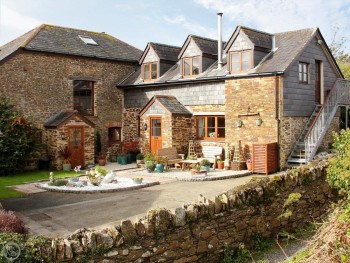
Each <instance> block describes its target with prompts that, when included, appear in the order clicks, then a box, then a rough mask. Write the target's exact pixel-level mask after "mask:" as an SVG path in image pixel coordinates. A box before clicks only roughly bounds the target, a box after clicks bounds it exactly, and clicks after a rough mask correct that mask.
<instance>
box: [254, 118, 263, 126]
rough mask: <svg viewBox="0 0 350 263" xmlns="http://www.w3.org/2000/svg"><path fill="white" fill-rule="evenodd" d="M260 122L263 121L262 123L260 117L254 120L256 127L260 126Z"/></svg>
mask: <svg viewBox="0 0 350 263" xmlns="http://www.w3.org/2000/svg"><path fill="white" fill-rule="evenodd" d="M262 122H263V121H262V119H261V118H260V117H259V118H257V119H256V120H255V124H256V126H261V124H262Z"/></svg>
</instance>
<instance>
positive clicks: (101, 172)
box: [95, 165, 108, 176]
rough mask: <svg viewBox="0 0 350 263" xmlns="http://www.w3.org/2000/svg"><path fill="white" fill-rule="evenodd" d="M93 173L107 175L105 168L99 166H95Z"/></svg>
mask: <svg viewBox="0 0 350 263" xmlns="http://www.w3.org/2000/svg"><path fill="white" fill-rule="evenodd" d="M95 171H96V172H99V173H100V174H102V175H103V176H106V174H107V173H108V171H107V170H106V169H105V168H103V167H102V166H99V165H97V166H96V167H95Z"/></svg>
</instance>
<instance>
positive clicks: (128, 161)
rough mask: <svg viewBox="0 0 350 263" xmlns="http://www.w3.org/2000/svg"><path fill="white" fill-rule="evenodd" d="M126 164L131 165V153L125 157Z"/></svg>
mask: <svg viewBox="0 0 350 263" xmlns="http://www.w3.org/2000/svg"><path fill="white" fill-rule="evenodd" d="M126 162H127V163H131V162H132V153H128V154H127V155H126Z"/></svg>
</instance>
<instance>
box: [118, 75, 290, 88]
mask: <svg viewBox="0 0 350 263" xmlns="http://www.w3.org/2000/svg"><path fill="white" fill-rule="evenodd" d="M283 74H284V72H283V71H276V72H266V73H252V74H249V75H239V76H237V75H225V76H219V77H201V78H197V79H185V80H168V81H165V82H152V83H143V84H131V85H117V87H118V88H120V89H130V88H143V87H161V86H168V85H182V84H192V83H202V82H208V81H211V82H215V81H223V80H226V79H243V78H251V77H265V76H277V75H283Z"/></svg>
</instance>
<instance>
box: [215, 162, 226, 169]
mask: <svg viewBox="0 0 350 263" xmlns="http://www.w3.org/2000/svg"><path fill="white" fill-rule="evenodd" d="M216 164H217V166H218V169H220V170H222V169H224V165H225V164H224V162H220V163H216Z"/></svg>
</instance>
